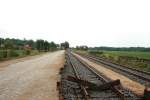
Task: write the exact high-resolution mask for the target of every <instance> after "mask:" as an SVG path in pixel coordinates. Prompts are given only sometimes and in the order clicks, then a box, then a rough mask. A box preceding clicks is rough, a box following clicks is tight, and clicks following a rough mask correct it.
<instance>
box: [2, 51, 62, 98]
mask: <svg viewBox="0 0 150 100" xmlns="http://www.w3.org/2000/svg"><path fill="white" fill-rule="evenodd" d="M63 65H64V51H57V52H53V53H47V54H42V55H37V56H33V57H25V58H21V59H17V60H12V61H5V62H1V63H0V100H58V92H57V90H56V82H57V81H58V80H59V69H60V68H61V67H63Z"/></svg>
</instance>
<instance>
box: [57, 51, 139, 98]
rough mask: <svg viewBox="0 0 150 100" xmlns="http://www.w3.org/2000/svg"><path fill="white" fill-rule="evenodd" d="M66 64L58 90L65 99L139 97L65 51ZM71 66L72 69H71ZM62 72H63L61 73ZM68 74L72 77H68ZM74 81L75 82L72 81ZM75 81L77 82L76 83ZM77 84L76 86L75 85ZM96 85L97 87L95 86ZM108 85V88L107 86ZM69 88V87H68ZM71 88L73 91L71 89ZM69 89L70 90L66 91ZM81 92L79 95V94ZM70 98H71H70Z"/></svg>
mask: <svg viewBox="0 0 150 100" xmlns="http://www.w3.org/2000/svg"><path fill="white" fill-rule="evenodd" d="M66 59H67V65H66V68H64V69H63V72H61V74H62V79H61V82H60V83H59V87H60V88H59V90H60V91H61V94H62V95H63V96H62V97H64V98H63V99H66V100H101V99H113V100H131V99H132V100H138V99H141V98H140V97H137V96H136V95H135V94H133V93H132V92H131V91H128V90H126V89H124V88H123V87H122V86H121V85H120V84H119V85H113V83H115V84H116V82H111V80H109V79H108V78H106V77H105V76H103V75H102V74H101V73H99V72H98V71H97V70H96V69H94V68H93V67H92V66H89V65H88V64H87V63H85V62H84V61H82V60H81V59H79V58H76V57H75V56H73V55H72V54H71V52H69V51H68V52H67V57H66ZM71 67H72V69H71ZM63 73H64V74H63ZM68 76H71V77H74V78H72V79H74V80H73V81H71V80H72V79H70V80H69V79H68ZM74 82H75V83H74ZM76 83H77V84H76ZM76 85H78V86H76ZM95 86H97V89H96V88H95ZM108 87H109V88H108ZM68 88H69V89H68ZM72 90H73V91H72ZM66 91H70V92H66ZM80 94H81V95H80ZM70 98H71V99H70Z"/></svg>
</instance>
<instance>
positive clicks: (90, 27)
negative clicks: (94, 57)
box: [0, 0, 150, 47]
mask: <svg viewBox="0 0 150 100" xmlns="http://www.w3.org/2000/svg"><path fill="white" fill-rule="evenodd" d="M0 37H4V38H6V37H9V38H20V39H23V38H26V39H34V40H35V39H45V40H48V41H55V42H56V43H60V42H64V41H68V42H70V44H71V46H76V45H88V46H115V47H125V46H128V47H129V46H146V47H150V0H0Z"/></svg>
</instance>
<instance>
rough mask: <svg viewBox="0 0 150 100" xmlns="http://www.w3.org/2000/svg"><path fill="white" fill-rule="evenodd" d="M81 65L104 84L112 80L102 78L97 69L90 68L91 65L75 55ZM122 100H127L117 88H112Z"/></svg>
mask: <svg viewBox="0 0 150 100" xmlns="http://www.w3.org/2000/svg"><path fill="white" fill-rule="evenodd" d="M73 56H74V57H75V58H76V59H77V60H78V61H79V62H80V63H81V64H83V65H84V66H85V67H87V68H88V69H89V70H90V71H91V72H93V74H95V75H96V76H98V77H99V78H100V79H102V81H103V82H105V83H107V82H109V81H110V80H109V79H107V78H106V77H105V76H102V75H101V74H100V73H99V72H98V71H97V70H96V69H95V68H93V67H92V66H90V65H89V64H87V63H86V62H85V61H83V60H81V59H80V58H78V57H76V56H75V55H73ZM104 77H105V78H104ZM111 89H112V90H113V91H114V92H115V93H116V94H117V95H118V96H119V97H120V98H121V99H122V100H126V99H125V98H126V97H125V96H124V93H123V92H122V91H121V90H120V89H118V88H117V87H112V88H111Z"/></svg>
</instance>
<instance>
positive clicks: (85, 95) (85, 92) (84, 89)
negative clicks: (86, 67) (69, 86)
mask: <svg viewBox="0 0 150 100" xmlns="http://www.w3.org/2000/svg"><path fill="white" fill-rule="evenodd" d="M68 58H69V62H70V64H71V66H72V68H73V70H74V73H75V76H76V77H77V78H78V79H81V78H80V76H79V74H78V72H77V69H76V67H75V65H74V64H73V63H72V61H71V59H70V57H69V55H68ZM79 85H80V87H81V89H82V91H83V94H84V97H85V100H89V97H90V95H89V94H88V92H87V90H86V88H85V87H84V86H83V85H82V84H79Z"/></svg>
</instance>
